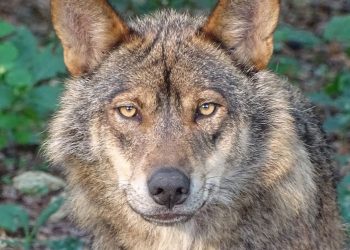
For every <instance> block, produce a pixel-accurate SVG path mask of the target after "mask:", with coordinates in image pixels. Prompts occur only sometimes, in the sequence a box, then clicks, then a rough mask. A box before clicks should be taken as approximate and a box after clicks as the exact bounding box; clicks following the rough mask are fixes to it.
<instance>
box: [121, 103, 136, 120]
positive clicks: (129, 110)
mask: <svg viewBox="0 0 350 250" xmlns="http://www.w3.org/2000/svg"><path fill="white" fill-rule="evenodd" d="M118 111H119V113H120V114H121V115H122V116H124V117H126V118H132V117H134V116H135V115H136V114H137V109H136V108H135V107H134V106H132V105H127V106H122V107H119V108H118Z"/></svg>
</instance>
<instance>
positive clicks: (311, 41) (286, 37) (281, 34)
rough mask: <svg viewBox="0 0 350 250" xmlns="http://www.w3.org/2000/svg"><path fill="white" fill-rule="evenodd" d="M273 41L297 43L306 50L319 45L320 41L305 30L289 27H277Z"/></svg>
mask: <svg viewBox="0 0 350 250" xmlns="http://www.w3.org/2000/svg"><path fill="white" fill-rule="evenodd" d="M274 39H275V42H276V43H281V42H297V43H300V44H302V45H303V46H305V47H307V48H312V47H315V46H317V45H319V44H321V39H320V38H318V37H317V36H315V35H314V34H313V33H311V32H309V31H306V30H299V29H295V28H292V27H289V26H281V27H279V28H278V29H277V30H276V32H275V34H274Z"/></svg>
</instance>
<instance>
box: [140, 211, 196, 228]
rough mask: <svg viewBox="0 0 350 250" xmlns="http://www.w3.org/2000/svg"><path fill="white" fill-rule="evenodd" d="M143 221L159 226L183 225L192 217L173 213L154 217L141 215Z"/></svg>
mask: <svg viewBox="0 0 350 250" xmlns="http://www.w3.org/2000/svg"><path fill="white" fill-rule="evenodd" d="M141 216H142V217H143V218H144V219H145V220H147V221H149V222H152V223H156V224H160V225H165V226H166V225H168V226H169V225H172V224H176V223H183V222H186V221H188V220H190V219H191V217H192V215H187V214H173V213H162V214H156V215H141Z"/></svg>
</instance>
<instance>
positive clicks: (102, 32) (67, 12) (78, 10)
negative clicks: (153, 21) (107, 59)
mask: <svg viewBox="0 0 350 250" xmlns="http://www.w3.org/2000/svg"><path fill="white" fill-rule="evenodd" d="M51 12H52V21H53V25H54V28H55V30H56V33H57V35H58V37H59V38H60V40H61V42H62V45H63V49H64V62H65V64H66V66H67V68H68V70H69V71H70V73H71V74H72V75H75V76H77V75H81V74H84V73H88V72H91V71H92V70H93V69H94V68H95V67H96V66H97V65H98V64H99V63H100V62H101V60H102V59H103V57H104V55H105V54H106V53H107V52H108V51H109V50H110V49H112V48H113V47H114V46H115V45H117V44H118V43H120V42H122V41H123V40H124V39H126V37H127V36H128V34H129V33H130V31H129V29H128V27H127V25H126V24H125V23H124V22H123V21H122V19H121V18H120V17H119V16H118V15H117V13H116V12H115V11H114V10H113V8H112V7H111V6H110V5H109V4H108V2H107V1H106V0H52V1H51Z"/></svg>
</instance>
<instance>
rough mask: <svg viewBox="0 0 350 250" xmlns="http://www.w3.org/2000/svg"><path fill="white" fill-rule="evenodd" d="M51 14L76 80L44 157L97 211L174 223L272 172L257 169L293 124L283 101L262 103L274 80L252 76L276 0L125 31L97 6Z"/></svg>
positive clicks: (240, 3)
mask: <svg viewBox="0 0 350 250" xmlns="http://www.w3.org/2000/svg"><path fill="white" fill-rule="evenodd" d="M52 11H53V12H52V13H53V23H54V26H55V29H56V31H57V34H58V36H59V38H60V40H61V41H62V44H63V47H64V58H65V63H66V65H67V68H68V70H69V71H70V72H71V74H72V75H73V78H72V79H71V80H69V81H68V82H67V83H66V87H67V88H66V92H65V94H64V96H63V98H62V102H61V107H60V111H59V112H58V113H57V115H56V117H55V119H54V120H53V122H52V124H51V129H50V139H49V142H48V152H49V155H50V157H51V159H52V160H53V162H54V163H56V164H62V165H64V166H65V168H66V170H67V172H68V179H69V180H70V183H71V185H72V186H78V188H79V190H80V191H79V192H80V194H81V195H82V196H86V200H89V201H90V202H91V203H93V204H94V206H97V207H100V208H107V209H109V210H110V211H111V210H112V211H113V209H115V210H116V213H121V212H120V211H129V209H130V211H131V210H133V211H131V212H128V213H127V214H130V213H132V216H139V215H140V216H142V217H143V218H144V219H146V220H147V221H150V222H152V223H160V224H172V223H175V222H183V221H186V220H189V219H191V218H192V216H193V215H195V214H196V213H200V211H201V210H202V209H203V210H205V208H210V207H211V206H220V205H223V206H225V204H226V203H232V202H234V203H235V202H236V203H238V202H243V200H244V199H249V198H252V197H249V195H247V194H249V192H253V191H252V190H258V189H259V188H260V186H259V185H258V183H265V184H266V183H268V182H269V181H272V180H271V179H270V178H272V179H273V178H274V177H275V176H276V175H278V173H276V172H274V174H273V176H272V177H271V175H268V174H266V173H267V172H268V170H264V169H262V166H264V165H268V164H266V162H267V161H268V160H271V159H268V157H267V152H271V150H274V148H276V147H278V145H284V144H283V143H280V142H281V141H283V140H284V139H283V138H284V137H282V136H281V138H279V137H278V136H279V135H278V134H276V135H275V136H274V135H273V134H272V130H278V128H279V127H280V126H284V124H283V123H284V122H285V123H286V124H289V122H290V117H289V116H288V115H285V114H280V113H279V112H280V110H285V107H284V106H286V104H284V103H283V101H284V100H283V93H281V98H282V99H281V100H277V101H276V100H275V101H274V102H269V95H271V93H273V92H271V93H270V92H269V87H266V86H269V85H274V83H273V77H272V76H270V75H268V73H266V72H263V71H261V70H262V69H264V68H265V67H266V65H267V63H268V61H269V59H270V56H271V53H272V40H273V38H272V34H273V31H274V29H275V27H276V23H277V20H278V13H279V1H278V0H222V1H219V3H218V5H217V6H216V8H215V9H214V11H213V13H212V14H211V15H210V16H209V18H203V17H196V18H193V17H190V16H189V15H187V14H177V13H175V12H173V11H163V12H159V13H156V14H154V15H151V16H146V17H144V18H142V19H140V20H139V19H138V20H136V21H133V22H130V23H129V24H127V23H125V22H123V21H122V19H121V18H120V17H119V16H118V15H117V14H116V12H115V11H114V10H113V9H112V8H111V7H110V6H109V5H108V3H107V2H106V1H105V0H53V1H52ZM266 75H268V77H267V76H266ZM271 79H272V80H271ZM278 116H281V117H280V118H282V119H278V123H277V122H276V123H275V124H274V122H273V118H276V117H278ZM284 129H285V131H287V130H288V126H286V127H285V128H284ZM287 132H288V131H287ZM287 132H285V133H287ZM268 140H269V142H268ZM285 140H286V142H285V143H286V144H287V143H289V142H287V140H288V138H287V139H285ZM277 141H278V143H277ZM279 143H280V144H279ZM281 157H283V155H281ZM261 178H265V179H266V180H264V181H261V180H259V179H261ZM276 178H277V177H276ZM266 185H267V184H266ZM255 193H256V192H255ZM242 194H245V195H242ZM242 197H244V198H242ZM117 210H118V211H117ZM102 216H103V215H102ZM128 216H129V215H128Z"/></svg>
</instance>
